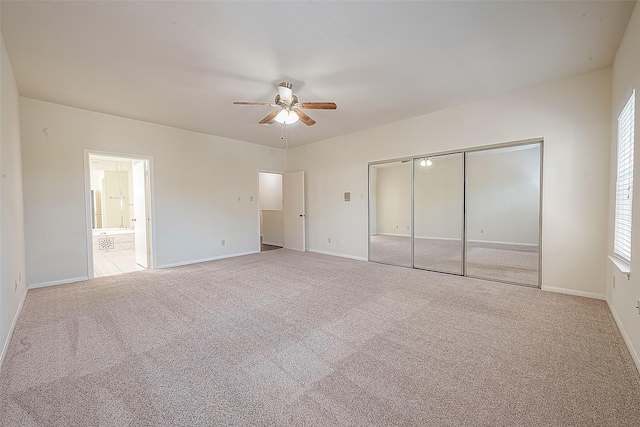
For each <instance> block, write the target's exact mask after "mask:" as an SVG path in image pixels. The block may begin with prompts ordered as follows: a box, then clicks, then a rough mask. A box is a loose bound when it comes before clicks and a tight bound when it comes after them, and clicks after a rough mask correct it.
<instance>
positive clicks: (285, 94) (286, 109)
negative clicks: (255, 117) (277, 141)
mask: <svg viewBox="0 0 640 427" xmlns="http://www.w3.org/2000/svg"><path fill="white" fill-rule="evenodd" d="M292 87H293V85H292V84H291V83H289V82H281V83H280V84H279V85H278V94H277V95H276V99H275V102H273V103H270V102H241V101H236V102H234V104H236V105H268V106H270V107H273V108H276V109H275V110H273V111H272V112H271V113H269V114H267V116H266V117H265V118H264V119H262V120H260V121H259V122H258V123H260V124H261V125H270V124H272V123H273V122H278V123H282V124H287V125H288V124H291V123H295V122H297V121H298V120H300V121H301V122H302V123H304V124H305V125H307V126H313V125H315V124H316V121H315V120H313V119H312V118H311V117H309V116H308V115H306V114H305V113H304V112H303V111H301V109H305V110H335V109H336V108H338V106H337V105H336V104H335V102H298V97H297V96H295V95H294V94H293V91H292V90H291V88H292Z"/></svg>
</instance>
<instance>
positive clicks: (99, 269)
mask: <svg viewBox="0 0 640 427" xmlns="http://www.w3.org/2000/svg"><path fill="white" fill-rule="evenodd" d="M135 259H136V254H135V251H134V250H133V249H132V250H128V251H116V252H109V251H100V252H94V253H93V276H94V277H104V276H114V275H116V274H122V273H130V272H132V271H139V270H144V269H145V268H144V267H141V266H139V265H138V264H136V261H135Z"/></svg>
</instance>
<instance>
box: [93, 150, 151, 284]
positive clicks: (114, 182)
mask: <svg viewBox="0 0 640 427" xmlns="http://www.w3.org/2000/svg"><path fill="white" fill-rule="evenodd" d="M87 155H88V159H87V160H88V169H89V173H88V180H89V183H88V184H89V186H88V188H89V193H88V201H87V202H88V203H87V205H88V206H89V210H90V217H91V220H90V226H91V232H90V242H91V244H90V245H89V252H90V253H89V257H88V258H89V270H90V271H91V272H92V273H93V277H103V276H113V275H117V274H122V273H129V272H132V271H139V270H144V269H147V268H150V267H151V265H150V264H151V263H150V260H151V250H150V248H151V245H150V238H149V237H150V226H151V224H150V214H149V213H150V209H149V204H150V202H149V201H150V181H149V160H148V159H139V158H129V157H120V156H114V155H104V154H93V153H88V154H87Z"/></svg>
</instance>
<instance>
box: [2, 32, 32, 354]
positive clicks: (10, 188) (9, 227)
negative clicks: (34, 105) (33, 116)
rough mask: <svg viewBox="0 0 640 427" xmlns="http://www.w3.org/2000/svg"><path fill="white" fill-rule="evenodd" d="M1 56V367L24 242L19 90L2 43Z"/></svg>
mask: <svg viewBox="0 0 640 427" xmlns="http://www.w3.org/2000/svg"><path fill="white" fill-rule="evenodd" d="M1 44H2V52H0V55H1V56H0V79H1V83H0V182H1V183H0V280H1V281H0V351H1V353H0V363H1V361H2V358H3V357H4V354H5V351H6V348H7V345H8V343H9V337H10V335H11V331H12V330H13V326H14V324H15V323H14V322H15V321H16V319H17V317H18V314H19V312H20V308H21V305H22V302H23V301H24V297H25V296H26V293H27V288H26V286H25V283H26V277H25V242H24V219H23V201H22V163H21V158H20V117H19V107H18V99H19V98H18V87H17V86H16V81H15V78H14V75H13V69H12V68H11V63H10V62H9V57H8V56H7V51H6V50H5V46H4V40H2V43H1Z"/></svg>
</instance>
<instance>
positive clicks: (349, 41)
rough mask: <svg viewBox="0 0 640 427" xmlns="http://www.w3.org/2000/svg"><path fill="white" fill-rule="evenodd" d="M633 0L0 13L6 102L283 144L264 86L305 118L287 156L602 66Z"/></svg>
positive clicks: (108, 6)
mask: <svg viewBox="0 0 640 427" xmlns="http://www.w3.org/2000/svg"><path fill="white" fill-rule="evenodd" d="M634 5H635V1H621V2H617V1H569V2H559V1H530V2H527V1H496V2H490V1H469V2H464V1H442V2H437V1H422V2H420V1H414V2H401V1H393V2H384V1H376V2H329V1H314V2H307V1H299V2H269V1H259V2H239V1H228V2H222V1H215V2H214V1H206V2H203V1H200V2H186V1H167V2H160V1H154V2H152V1H148V2H138V1H108V2H56V1H53V2H52V1H45V2H27V1H6V0H2V3H1V6H0V7H1V19H2V35H3V37H4V42H5V45H6V48H7V52H8V54H9V58H10V60H11V64H12V66H13V69H14V74H15V76H16V80H17V83H18V88H19V91H20V94H21V95H22V96H25V97H29V98H35V99H40V100H44V101H50V102H55V103H59V104H63V105H69V106H73V107H78V108H84V109H87V110H93V111H99V112H104V113H108V114H113V115H117V116H122V117H129V118H133V119H138V120H144V121H148V122H152V123H159V124H164V125H169V126H174V127H178V128H182V129H189V130H193V131H196V132H202V133H206V134H212V135H219V136H223V137H227V138H233V139H238V140H243V141H249V142H254V143H257V144H264V145H268V146H273V147H284V144H283V142H282V140H281V136H282V127H281V125H278V124H276V125H271V126H265V125H258V124H257V122H258V121H259V120H260V119H262V118H263V117H264V116H266V115H267V114H268V113H269V112H270V111H271V109H270V107H255V106H236V105H232V102H233V101H257V102H271V101H272V100H273V98H274V96H275V95H276V93H277V91H276V86H277V84H278V82H280V81H282V80H287V81H290V82H292V83H293V89H294V93H296V94H297V95H298V98H299V99H300V101H334V102H336V103H337V104H338V109H337V110H336V111H317V110H307V113H308V114H309V115H310V116H311V117H313V118H314V119H315V120H317V122H318V123H317V124H316V125H315V126H312V127H307V126H305V125H304V124H302V123H300V122H298V123H296V124H293V125H290V126H289V128H288V140H289V147H293V146H298V145H303V144H308V143H311V142H315V141H319V140H323V139H327V138H332V137H335V136H339V135H343V134H347V133H351V132H356V131H360V130H363V129H367V128H372V127H376V126H380V125H383V124H386V123H391V122H395V121H399V120H402V119H405V118H410V117H415V116H419V115H423V114H426V113H429V112H433V111H437V110H441V109H444V108H449V107H452V106H455V105H459V104H463V103H468V102H471V101H475V100H479V99H483V98H487V97H492V96H496V95H498V94H500V93H505V92H508V91H512V90H516V89H519V88H524V87H528V86H533V85H536V84H540V83H543V82H547V81H552V80H556V79H561V78H564V77H569V76H572V75H577V74H581V73H586V72H590V71H594V70H598V69H602V68H606V67H609V66H611V65H612V62H613V59H614V56H615V54H616V51H617V49H618V46H619V44H620V40H621V39H622V36H623V34H624V30H625V28H626V26H627V22H628V20H629V17H630V16H631V13H632V11H633V7H634Z"/></svg>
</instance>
